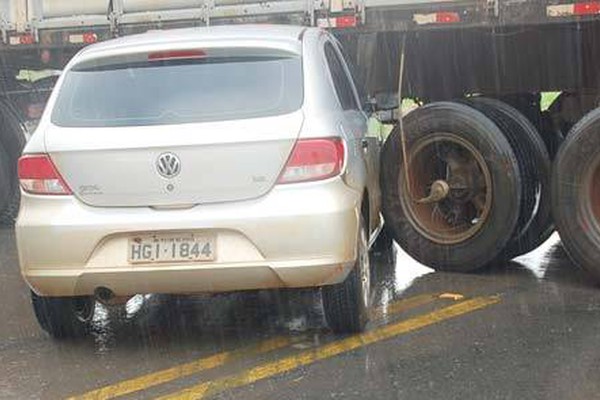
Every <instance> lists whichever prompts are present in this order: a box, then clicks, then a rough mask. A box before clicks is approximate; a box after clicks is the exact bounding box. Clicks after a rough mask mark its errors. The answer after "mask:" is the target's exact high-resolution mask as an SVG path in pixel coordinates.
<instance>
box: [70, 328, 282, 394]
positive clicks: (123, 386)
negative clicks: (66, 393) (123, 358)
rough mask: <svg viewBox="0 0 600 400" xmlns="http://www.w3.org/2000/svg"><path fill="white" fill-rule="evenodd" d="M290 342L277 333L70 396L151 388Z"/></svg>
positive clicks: (277, 347)
mask: <svg viewBox="0 0 600 400" xmlns="http://www.w3.org/2000/svg"><path fill="white" fill-rule="evenodd" d="M291 343H292V339H291V338H287V337H277V338H274V339H269V340H265V341H263V342H261V343H259V344H258V345H256V346H250V347H246V348H243V349H238V350H232V351H225V352H222V353H218V354H214V355H212V356H208V357H205V358H201V359H198V360H195V361H192V362H189V363H186V364H181V365H178V366H175V367H172V368H168V369H164V370H162V371H157V372H153V373H150V374H147V375H143V376H140V377H137V378H133V379H128V380H126V381H122V382H119V383H117V384H114V385H110V386H105V387H103V388H100V389H96V390H92V391H91V392H88V393H85V394H82V395H80V396H74V397H70V398H69V399H68V400H92V399H93V400H100V399H102V400H104V399H112V398H115V397H118V396H123V395H126V394H130V393H134V392H138V391H140V390H144V389H148V388H150V387H153V386H157V385H161V384H163V383H167V382H170V381H173V380H176V379H179V378H183V377H185V376H189V375H192V374H195V373H198V372H202V371H206V370H209V369H212V368H217V367H220V366H221V365H223V364H225V363H226V362H228V361H233V360H237V359H240V358H242V357H244V356H253V355H259V354H262V353H267V352H269V351H273V350H277V349H280V348H283V347H287V346H289V345H290V344H291Z"/></svg>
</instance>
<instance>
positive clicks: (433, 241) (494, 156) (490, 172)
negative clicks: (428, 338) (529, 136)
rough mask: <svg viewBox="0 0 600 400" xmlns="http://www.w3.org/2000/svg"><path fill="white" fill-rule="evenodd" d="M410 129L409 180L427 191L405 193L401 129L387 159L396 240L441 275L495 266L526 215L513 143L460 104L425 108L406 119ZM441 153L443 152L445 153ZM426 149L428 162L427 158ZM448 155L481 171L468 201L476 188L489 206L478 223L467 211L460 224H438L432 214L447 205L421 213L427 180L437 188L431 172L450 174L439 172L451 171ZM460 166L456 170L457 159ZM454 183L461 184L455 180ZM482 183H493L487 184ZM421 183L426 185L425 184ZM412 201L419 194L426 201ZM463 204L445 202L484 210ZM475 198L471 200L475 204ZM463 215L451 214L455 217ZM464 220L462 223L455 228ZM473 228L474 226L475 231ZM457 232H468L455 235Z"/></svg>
mask: <svg viewBox="0 0 600 400" xmlns="http://www.w3.org/2000/svg"><path fill="white" fill-rule="evenodd" d="M403 125H404V131H405V134H406V140H407V143H406V145H407V151H408V154H409V155H410V157H411V158H410V160H409V163H407V164H409V166H410V165H412V166H413V167H414V168H413V169H412V170H411V171H410V174H409V175H408V179H412V181H411V188H412V189H415V191H416V190H417V189H418V190H419V191H420V192H419V193H416V194H415V193H410V191H407V190H405V189H406V188H408V184H407V183H406V177H405V172H404V161H403V151H402V142H401V135H400V128H399V126H396V127H395V128H394V130H393V131H392V133H391V134H390V136H389V137H388V139H387V141H386V142H385V144H384V147H383V150H382V155H381V171H382V173H381V188H382V193H383V199H382V200H383V214H384V218H385V221H386V224H387V225H388V227H389V228H390V230H391V232H392V234H393V236H394V239H395V240H396V242H398V244H399V245H400V247H402V248H403V249H404V251H406V252H407V253H408V254H410V255H411V256H412V257H413V258H415V259H416V260H418V261H419V262H421V263H422V264H425V265H427V266H429V267H431V268H434V269H436V270H443V271H455V272H468V271H474V270H477V269H480V268H482V267H484V266H486V265H488V264H489V263H490V262H491V261H492V260H494V259H495V258H496V257H497V256H498V254H500V252H501V251H502V250H503V249H504V247H505V245H506V243H508V241H509V240H510V238H511V236H512V234H513V232H514V229H515V227H516V226H517V221H518V217H519V212H518V210H519V205H520V203H521V179H520V171H519V165H518V162H517V159H516V156H515V154H514V152H513V150H512V148H511V146H510V143H509V142H508V140H507V139H506V138H505V136H504V135H503V134H502V132H501V131H500V129H499V128H498V126H497V125H496V124H494V122H493V121H491V120H490V119H489V118H488V117H486V116H485V115H484V114H483V113H481V112H479V111H477V110H475V109H474V108H472V107H470V106H468V105H465V104H459V103H454V102H439V103H432V104H429V105H426V106H423V107H420V108H418V109H416V110H414V111H412V112H410V113H409V114H407V115H406V117H405V118H404V120H403ZM463 148H464V150H462V149H463ZM420 149H422V150H420ZM438 149H439V151H440V153H437V151H438ZM421 151H422V153H424V154H423V156H420V154H421ZM442 153H443V154H442ZM456 153H459V154H458V156H460V157H458V156H457V155H456ZM438 155H439V159H440V160H442V161H440V160H438V161H440V163H438V162H436V160H434V159H433V158H432V157H437V156H438ZM444 157H446V162H447V163H448V164H449V163H450V162H451V161H450V160H449V159H451V158H454V159H456V158H458V159H460V160H461V161H462V160H465V161H464V162H465V163H467V161H468V163H467V164H468V165H471V166H473V165H475V166H476V167H477V168H473V167H471V168H470V170H471V171H472V172H473V173H474V174H475V175H476V178H477V179H472V181H473V182H475V183H473V184H471V185H470V186H469V185H465V186H467V192H466V194H467V197H466V198H467V199H469V198H470V197H469V196H471V194H470V191H471V190H476V191H478V193H477V197H478V198H479V199H480V200H485V201H484V207H483V211H481V215H479V211H477V218H470V216H471V213H472V211H471V213H466V212H465V214H467V215H466V216H465V217H464V218H463V219H462V220H460V221H459V220H458V219H457V218H455V219H451V218H446V215H443V216H442V217H439V218H437V219H434V217H435V213H431V210H429V208H431V209H433V208H434V207H438V208H440V207H439V205H440V204H441V205H444V204H443V203H441V202H440V203H438V204H425V205H423V207H425V209H424V210H421V208H423V207H421V206H422V204H421V203H419V201H421V196H424V195H426V193H425V192H426V191H427V190H428V189H427V188H426V186H427V185H426V184H425V182H427V183H428V185H431V182H432V180H431V179H430V178H432V177H431V176H429V174H428V173H426V172H428V171H429V170H431V171H434V172H436V173H446V174H447V172H444V169H443V168H438V167H443V165H441V166H438V164H443V159H444ZM473 160H474V161H473ZM452 163H453V164H456V162H455V161H452ZM417 167H418V168H417ZM446 178H448V179H450V180H453V179H454V178H453V177H452V176H450V177H448V176H446ZM481 179H483V180H484V181H485V185H481V183H480V182H481ZM420 183H423V185H421V186H419V184H420ZM482 186H483V188H482ZM471 187H473V188H475V189H470V188H471ZM401 188H402V189H401ZM452 190H457V193H456V194H453V195H452V196H459V195H461V196H462V195H463V194H464V193H462V192H460V189H452ZM411 195H412V196H414V197H417V195H418V198H413V197H412V196H411ZM461 198H462V197H458V199H455V197H450V196H448V197H446V198H444V199H443V201H445V200H446V199H449V200H450V201H451V205H450V206H449V209H450V211H453V210H454V207H458V206H460V207H464V208H465V209H468V210H473V209H475V210H480V207H476V206H475V205H471V206H469V205H460V204H458V205H455V204H454V203H455V202H458V201H460V200H461ZM474 199H475V198H473V199H471V201H473V202H474ZM477 203H478V204H480V203H481V201H478V202H477ZM413 209H417V210H416V211H415V210H413ZM417 211H418V212H417ZM438 211H439V210H438ZM428 213H429V214H428ZM429 215H431V217H429ZM455 215H456V214H455V213H454V214H451V216H453V217H454V216H455ZM441 219H443V220H442V221H440V220H441ZM457 221H458V222H461V223H455V222H457ZM471 222H472V223H473V226H469V223H471ZM438 225H440V226H439V227H438ZM446 225H447V226H446ZM455 226H456V227H460V229H458V228H456V229H454V228H455ZM448 232H450V233H451V234H449V233H448Z"/></svg>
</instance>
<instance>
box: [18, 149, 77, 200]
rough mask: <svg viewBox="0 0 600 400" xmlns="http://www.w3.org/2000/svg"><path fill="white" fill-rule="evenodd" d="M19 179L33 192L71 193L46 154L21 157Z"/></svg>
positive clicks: (27, 190)
mask: <svg viewBox="0 0 600 400" xmlns="http://www.w3.org/2000/svg"><path fill="white" fill-rule="evenodd" d="M19 181H20V183H21V187H22V188H23V190H24V191H26V192H28V193H32V194H53V195H56V194H63V195H64V194H71V193H72V192H71V189H69V187H68V186H67V184H66V183H65V181H64V180H63V178H62V177H61V176H60V174H59V173H58V171H57V170H56V167H55V166H54V163H53V162H52V160H51V159H50V157H49V156H48V155H46V154H36V155H25V156H23V157H21V158H20V159H19Z"/></svg>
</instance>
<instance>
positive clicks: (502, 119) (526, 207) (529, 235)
mask: <svg viewBox="0 0 600 400" xmlns="http://www.w3.org/2000/svg"><path fill="white" fill-rule="evenodd" d="M469 102H470V103H471V104H473V105H474V106H475V107H476V108H477V107H481V108H480V111H482V112H483V113H485V114H486V115H487V116H488V117H490V118H491V119H492V120H494V121H495V122H496V124H497V125H498V126H499V127H501V129H502V131H503V132H504V133H505V135H506V137H507V139H508V141H509V143H510V144H511V145H512V147H513V151H514V153H515V155H516V156H517V160H518V161H519V168H520V171H521V182H522V184H523V188H522V194H523V197H522V199H521V210H520V218H519V223H518V225H517V230H516V231H515V233H514V234H513V237H512V238H511V240H510V241H509V242H508V244H507V246H506V248H505V249H504V251H502V253H501V254H500V255H499V257H498V261H505V260H510V259H511V258H514V257H518V256H520V255H522V254H525V253H528V252H530V251H531V250H534V249H535V248H537V247H538V246H539V245H541V244H542V243H544V242H545V241H546V240H547V239H548V238H549V237H550V235H552V232H553V231H554V224H553V221H552V216H551V204H550V169H551V168H550V165H551V163H550V156H549V155H548V151H547V150H546V145H545V143H544V141H543V140H542V138H541V135H540V134H539V133H538V131H537V130H536V129H535V127H534V126H533V124H532V123H531V122H530V121H529V120H528V119H527V117H525V116H524V115H523V114H521V113H520V112H519V111H518V110H516V109H515V108H513V107H512V106H510V105H508V104H506V103H504V102H502V101H500V100H495V99H489V98H484V97H475V98H472V99H470V101H469Z"/></svg>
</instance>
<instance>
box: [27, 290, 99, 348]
mask: <svg viewBox="0 0 600 400" xmlns="http://www.w3.org/2000/svg"><path fill="white" fill-rule="evenodd" d="M31 303H32V305H33V311H34V313H35V316H36V318H37V320H38V323H39V324H40V326H41V327H42V329H43V330H45V331H46V332H48V333H49V334H50V335H51V336H52V337H54V338H57V339H65V338H76V337H81V336H84V335H85V334H87V333H88V332H89V329H90V326H91V322H92V318H93V316H94V308H95V305H96V302H95V300H94V298H93V297H91V296H79V297H43V296H38V295H37V294H35V293H33V292H31Z"/></svg>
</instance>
